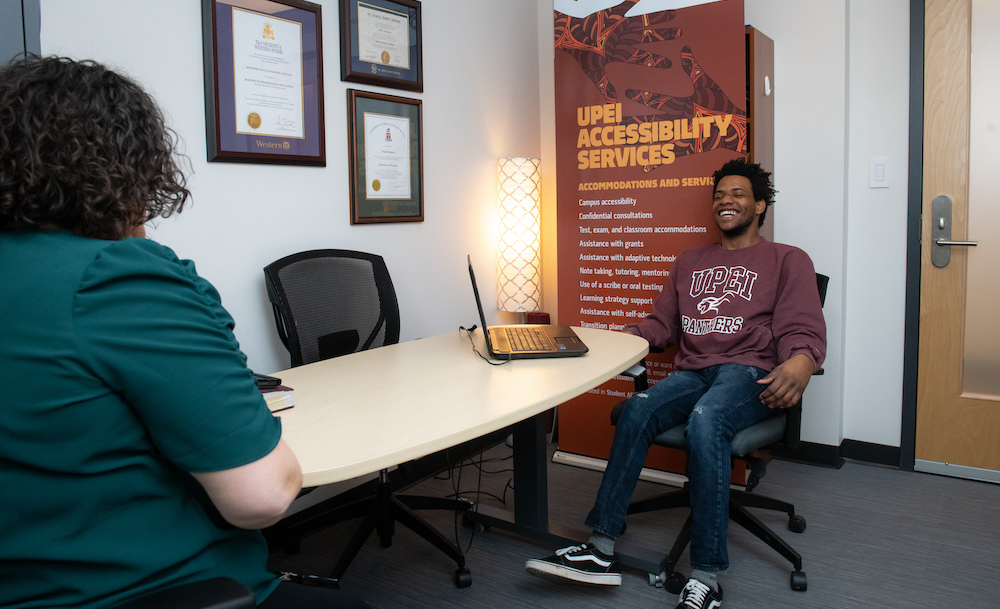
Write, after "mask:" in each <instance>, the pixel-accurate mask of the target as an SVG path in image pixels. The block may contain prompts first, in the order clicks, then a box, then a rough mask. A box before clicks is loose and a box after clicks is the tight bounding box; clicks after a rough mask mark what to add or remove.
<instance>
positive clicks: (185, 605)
mask: <svg viewBox="0 0 1000 609" xmlns="http://www.w3.org/2000/svg"><path fill="white" fill-rule="evenodd" d="M256 606H257V598H256V597H255V596H254V594H253V592H251V591H250V590H249V589H247V587H246V586H244V585H243V584H241V583H239V582H238V581H235V580H232V579H229V578H228V577H215V578H212V579H206V580H203V581H198V582H192V583H189V584H183V585H181V586H175V587H173V588H167V589H166V590H160V591H159V592H154V593H153V594H149V595H146V596H143V597H140V598H138V599H136V600H133V601H129V602H127V603H125V604H124V605H117V606H116V607H115V609H254V608H255V607H256Z"/></svg>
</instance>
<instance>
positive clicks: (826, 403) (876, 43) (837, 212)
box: [746, 0, 909, 446]
mask: <svg viewBox="0 0 1000 609" xmlns="http://www.w3.org/2000/svg"><path fill="white" fill-rule="evenodd" d="M746 22H747V23H749V24H752V25H754V26H755V27H757V28H758V29H759V30H760V31H761V32H763V33H764V34H766V35H767V36H768V37H770V38H771V39H773V40H774V48H775V78H774V80H775V85H774V91H775V96H776V97H775V180H776V186H777V188H778V190H779V194H778V196H777V201H778V202H777V204H776V205H775V216H774V217H775V239H776V240H778V241H784V242H786V243H791V244H794V245H797V246H799V247H802V248H803V249H805V250H806V251H807V252H809V254H810V255H811V256H812V258H813V261H814V263H815V264H816V268H817V270H818V271H819V272H822V273H824V274H826V275H829V276H830V278H831V281H830V290H829V294H828V296H827V301H826V308H825V310H824V313H825V315H826V320H827V331H828V342H829V349H828V355H827V361H826V364H825V366H824V368H825V369H826V375H825V376H823V377H818V378H814V379H813V381H812V383H811V384H810V386H809V389H808V390H807V394H806V409H805V412H804V414H803V430H802V438H803V440H806V441H810V442H819V443H823V444H834V445H836V444H840V441H841V440H842V439H843V438H849V439H854V440H860V441H864V442H873V443H877V444H885V445H889V446H899V430H900V412H901V400H902V357H903V305H904V298H905V290H904V278H905V272H906V263H905V258H904V257H905V230H906V183H907V175H906V167H907V165H906V163H907V150H908V135H907V121H908V113H907V108H908V94H909V81H908V79H909V72H908V70H909V67H908V61H909V47H908V45H909V31H908V27H909V3H908V1H907V0H880V1H879V2H870V1H864V0H836V1H832V0H831V1H826V2H819V1H816V0H813V1H810V2H802V1H801V0H746ZM873 156H886V157H890V159H891V160H892V183H891V187H890V188H888V189H870V188H868V161H869V158H870V157H873Z"/></svg>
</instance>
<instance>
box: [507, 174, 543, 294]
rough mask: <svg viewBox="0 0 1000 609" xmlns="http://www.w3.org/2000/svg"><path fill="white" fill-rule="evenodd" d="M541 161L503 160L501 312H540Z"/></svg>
mask: <svg viewBox="0 0 1000 609" xmlns="http://www.w3.org/2000/svg"><path fill="white" fill-rule="evenodd" d="M539 164H540V161H539V159H526V158H506V159H500V162H499V165H498V167H497V211H498V213H499V214H500V241H499V245H498V250H499V251H498V256H497V306H498V307H499V308H500V310H501V311H508V312H510V313H525V312H529V311H537V310H538V309H539V308H540V303H541V299H542V278H541V268H542V264H541V258H540V256H539V250H540V246H541V231H542V221H541V215H542V210H541V188H542V176H541V174H540V173H539V170H538V167H539Z"/></svg>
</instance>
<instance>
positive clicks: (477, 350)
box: [458, 324, 510, 366]
mask: <svg viewBox="0 0 1000 609" xmlns="http://www.w3.org/2000/svg"><path fill="white" fill-rule="evenodd" d="M478 327H479V326H477V325H475V324H473V325H472V327H471V328H466V327H465V326H459V327H458V330H459V332H461V331H462V330H464V331H465V332H466V334H467V335H468V336H469V342H470V343H471V344H472V350H473V351H474V352H475V353H476V355H478V356H479V358H480V359H482V360H483V361H484V362H486V363H487V364H489V365H491V366H503V365H504V364H509V363H510V355H508V356H507V359H505V360H503V361H501V362H500V363H497V362H494V361H493V360H491V359H490V358H488V357H486V356H484V355H483V354H482V353H480V352H479V349H476V343H475V341H473V340H472V333H473V332H475V330H476V328H478ZM483 332H485V330H483Z"/></svg>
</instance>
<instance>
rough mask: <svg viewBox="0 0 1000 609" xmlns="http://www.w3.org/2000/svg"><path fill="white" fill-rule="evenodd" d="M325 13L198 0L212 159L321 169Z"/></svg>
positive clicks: (295, 2) (300, 5)
mask: <svg viewBox="0 0 1000 609" xmlns="http://www.w3.org/2000/svg"><path fill="white" fill-rule="evenodd" d="M322 21H323V19H322V7H320V5H318V4H313V3H312V2H305V1H303V0H202V33H203V37H204V63H205V122H206V135H207V144H208V160H209V161H225V162H237V163H278V164H287V165H314V166H321V167H325V166H326V127H325V120H324V116H323V25H322Z"/></svg>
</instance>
